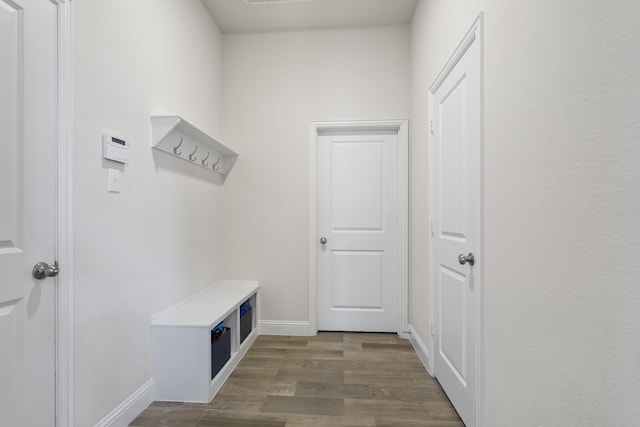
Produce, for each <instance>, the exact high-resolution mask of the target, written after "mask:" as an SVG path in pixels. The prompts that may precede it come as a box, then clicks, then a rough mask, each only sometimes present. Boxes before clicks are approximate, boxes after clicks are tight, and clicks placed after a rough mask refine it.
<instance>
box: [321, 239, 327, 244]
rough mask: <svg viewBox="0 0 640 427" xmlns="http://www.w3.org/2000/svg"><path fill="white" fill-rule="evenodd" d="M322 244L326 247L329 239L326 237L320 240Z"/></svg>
mask: <svg viewBox="0 0 640 427" xmlns="http://www.w3.org/2000/svg"><path fill="white" fill-rule="evenodd" d="M320 244H321V245H326V244H327V238H326V237H321V238H320Z"/></svg>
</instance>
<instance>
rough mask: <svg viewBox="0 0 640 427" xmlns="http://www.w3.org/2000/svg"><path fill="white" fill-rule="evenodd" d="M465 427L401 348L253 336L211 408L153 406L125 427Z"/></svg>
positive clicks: (408, 350)
mask: <svg viewBox="0 0 640 427" xmlns="http://www.w3.org/2000/svg"><path fill="white" fill-rule="evenodd" d="M149 426H172V427H205V426H228V427H303V426H305V427H309V426H313V427H325V426H326V427H329V426H331V427H335V426H354V427H359V426H362V427H365V426H367V427H373V426H377V427H392V426H393V427H402V426H406V427H417V426H430V427H464V424H463V423H462V421H461V420H460V418H459V417H458V414H457V413H456V411H455V410H454V409H453V407H452V406H451V404H450V403H449V400H448V399H447V397H446V395H445V394H444V392H443V391H442V389H441V388H440V386H439V384H438V382H437V381H436V380H435V379H433V378H432V377H431V376H429V374H428V373H427V371H426V370H425V369H424V367H423V366H422V364H421V363H420V360H419V359H418V356H417V355H416V353H415V351H414V350H413V347H411V344H410V343H409V341H407V340H403V339H400V338H398V337H397V336H396V335H394V334H369V333H364V334H358V333H334V332H321V333H319V334H318V335H317V336H316V337H281V336H266V335H262V336H259V337H258V338H257V339H256V341H255V343H254V344H253V346H252V347H251V348H250V349H249V351H248V352H247V354H246V355H245V357H244V358H243V359H242V361H241V362H240V364H239V365H238V367H237V368H236V370H235V371H234V372H233V374H232V375H231V376H230V377H229V379H228V380H227V382H226V383H225V385H224V386H223V387H222V389H221V390H220V392H219V393H218V394H217V395H216V397H215V398H214V399H213V400H212V401H211V402H210V403H203V404H194V403H179V402H154V403H152V404H151V405H150V406H149V407H148V408H147V409H146V410H145V411H144V412H143V413H142V414H140V416H138V418H136V419H135V420H134V421H133V423H132V424H130V427H149Z"/></svg>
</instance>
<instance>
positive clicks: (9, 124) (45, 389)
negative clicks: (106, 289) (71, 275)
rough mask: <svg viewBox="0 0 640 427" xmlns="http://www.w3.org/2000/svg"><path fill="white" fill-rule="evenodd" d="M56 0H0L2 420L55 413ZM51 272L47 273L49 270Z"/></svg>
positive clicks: (34, 425)
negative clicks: (36, 271) (37, 267)
mask: <svg viewBox="0 0 640 427" xmlns="http://www.w3.org/2000/svg"><path fill="white" fill-rule="evenodd" d="M56 40H57V6H56V5H55V4H54V3H53V2H51V1H48V0H0V55H1V56H2V60H1V61H0V201H1V204H0V414H1V415H0V417H1V419H0V424H2V425H3V426H7V427H14V426H15V427H17V426H30V427H44V426H53V425H54V423H55V317H54V314H55V311H54V298H55V279H54V278H53V276H54V275H55V274H56V271H55V269H54V267H53V266H49V268H47V266H45V265H42V268H41V269H40V271H39V273H40V275H42V276H43V279H36V278H35V277H34V276H33V269H34V265H35V264H36V263H39V262H48V263H53V261H54V238H55V236H54V232H55V217H54V208H55V205H54V203H55V198H54V197H55V164H56V160H55V159H56V157H55V138H56V131H57V128H56V120H57V118H56V117H57V113H56V112H57V106H56V103H57V98H56V97H57V92H56V90H57V89H56V87H57V47H56V43H57V42H56ZM49 276H50V277H49Z"/></svg>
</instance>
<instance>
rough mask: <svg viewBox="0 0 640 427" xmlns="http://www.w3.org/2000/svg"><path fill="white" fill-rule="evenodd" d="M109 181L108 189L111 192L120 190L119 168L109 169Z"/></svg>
mask: <svg viewBox="0 0 640 427" xmlns="http://www.w3.org/2000/svg"><path fill="white" fill-rule="evenodd" d="M108 175H109V183H108V185H107V189H108V190H109V192H110V193H119V192H120V171H119V170H118V169H109V173H108Z"/></svg>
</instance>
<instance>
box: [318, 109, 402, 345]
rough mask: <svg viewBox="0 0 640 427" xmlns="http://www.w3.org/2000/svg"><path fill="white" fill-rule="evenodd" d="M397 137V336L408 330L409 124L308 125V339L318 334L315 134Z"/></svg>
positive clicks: (367, 122) (378, 122) (382, 122)
mask: <svg viewBox="0 0 640 427" xmlns="http://www.w3.org/2000/svg"><path fill="white" fill-rule="evenodd" d="M382 129H390V130H394V131H396V132H397V133H398V212H397V213H398V248H397V249H398V335H400V336H401V337H403V338H408V337H409V326H408V300H409V285H408V281H407V277H408V252H407V251H408V239H409V233H408V206H409V198H408V197H409V121H408V120H405V119H403V120H370V121H340V122H311V124H310V126H309V335H311V336H313V335H316V334H317V333H318V239H319V236H318V168H317V157H318V156H317V148H318V140H317V138H318V134H319V133H320V132H323V131H327V130H334V131H335V130H347V131H360V130H382Z"/></svg>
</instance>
